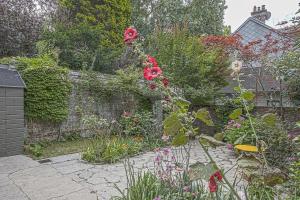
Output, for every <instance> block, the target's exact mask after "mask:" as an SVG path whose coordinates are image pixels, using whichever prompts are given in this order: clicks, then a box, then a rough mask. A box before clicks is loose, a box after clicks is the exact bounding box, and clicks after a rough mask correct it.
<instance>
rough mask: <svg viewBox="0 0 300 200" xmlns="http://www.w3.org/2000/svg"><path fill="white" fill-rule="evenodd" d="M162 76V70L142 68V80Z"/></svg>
mask: <svg viewBox="0 0 300 200" xmlns="http://www.w3.org/2000/svg"><path fill="white" fill-rule="evenodd" d="M161 74H162V70H161V69H160V68H159V67H152V68H150V67H145V68H144V78H145V79H146V80H148V81H151V80H153V79H154V78H157V77H159V76H160V75H161Z"/></svg>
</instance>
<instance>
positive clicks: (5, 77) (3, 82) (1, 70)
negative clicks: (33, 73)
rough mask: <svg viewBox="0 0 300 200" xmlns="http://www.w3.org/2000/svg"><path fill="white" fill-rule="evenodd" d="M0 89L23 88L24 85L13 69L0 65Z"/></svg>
mask: <svg viewBox="0 0 300 200" xmlns="http://www.w3.org/2000/svg"><path fill="white" fill-rule="evenodd" d="M0 87H13V88H25V87H26V85H25V83H24V81H23V79H22V78H21V76H20V74H19V73H18V71H17V70H16V69H15V68H14V67H12V66H10V65H1V64H0Z"/></svg>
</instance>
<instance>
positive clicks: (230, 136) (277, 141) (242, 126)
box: [224, 117, 295, 168]
mask: <svg viewBox="0 0 300 200" xmlns="http://www.w3.org/2000/svg"><path fill="white" fill-rule="evenodd" d="M253 125H254V127H255V129H256V131H257V136H258V139H259V140H262V141H264V142H265V143H266V150H265V152H264V154H265V156H266V159H267V162H268V164H269V165H270V166H275V167H279V168H287V167H288V163H290V162H289V161H288V160H289V158H290V157H293V155H294V153H295V144H294V142H293V141H292V140H291V139H290V138H289V137H288V134H287V131H286V130H285V129H284V127H283V124H282V123H281V122H280V121H278V120H276V122H275V123H274V124H272V125H270V124H269V123H267V122H265V121H264V120H263V118H262V117H258V118H253ZM224 135H225V140H226V141H227V142H229V143H231V144H250V145H256V140H255V135H254V134H253V131H252V129H251V126H250V121H249V120H244V121H242V122H240V121H237V120H236V121H234V120H232V121H230V123H229V124H228V125H227V128H226V130H225V134H224Z"/></svg>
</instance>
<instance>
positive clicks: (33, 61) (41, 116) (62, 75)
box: [0, 56, 71, 123]
mask: <svg viewBox="0 0 300 200" xmlns="http://www.w3.org/2000/svg"><path fill="white" fill-rule="evenodd" d="M0 62H1V63H4V64H14V65H15V66H16V67H17V68H18V70H19V71H20V73H21V74H22V77H23V79H24V81H25V84H26V93H25V116H26V118H27V119H30V120H37V121H51V122H55V123H60V122H61V121H63V120H65V119H66V118H67V116H68V109H69V102H68V100H69V95H70V92H71V83H70V80H69V70H67V69H65V68H62V67H59V66H58V65H57V63H56V62H55V61H54V60H53V59H52V58H50V57H48V56H43V57H37V58H23V57H17V58H7V59H2V60H1V61H0Z"/></svg>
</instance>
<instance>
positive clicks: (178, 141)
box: [172, 132, 188, 147]
mask: <svg viewBox="0 0 300 200" xmlns="http://www.w3.org/2000/svg"><path fill="white" fill-rule="evenodd" d="M187 143H188V137H187V136H186V135H185V134H184V133H183V132H180V133H178V134H177V135H176V136H175V138H174V139H173V141H172V145H173V146H175V147H179V146H182V145H185V144H187Z"/></svg>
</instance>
